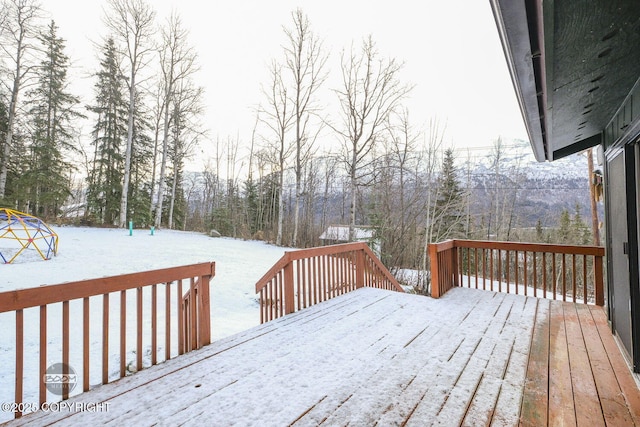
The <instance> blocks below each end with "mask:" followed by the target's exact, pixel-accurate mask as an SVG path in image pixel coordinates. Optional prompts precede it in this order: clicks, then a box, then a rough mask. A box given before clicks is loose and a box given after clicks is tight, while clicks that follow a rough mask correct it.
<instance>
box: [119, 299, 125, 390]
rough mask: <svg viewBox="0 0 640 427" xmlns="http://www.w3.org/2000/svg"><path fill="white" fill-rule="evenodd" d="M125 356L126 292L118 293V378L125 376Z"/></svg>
mask: <svg viewBox="0 0 640 427" xmlns="http://www.w3.org/2000/svg"><path fill="white" fill-rule="evenodd" d="M126 356H127V291H126V290H122V291H120V378H122V377H124V376H125V375H126V363H127V361H126Z"/></svg>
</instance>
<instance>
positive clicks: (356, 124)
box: [332, 36, 412, 240]
mask: <svg viewBox="0 0 640 427" xmlns="http://www.w3.org/2000/svg"><path fill="white" fill-rule="evenodd" d="M402 66H403V64H400V63H398V62H396V60H395V59H386V60H385V59H382V58H379V54H378V51H377V49H376V47H375V44H374V42H373V40H372V38H371V36H369V37H368V38H367V39H365V40H364V42H363V45H362V48H361V50H360V52H359V53H356V52H354V49H353V47H352V49H351V53H350V55H348V56H347V55H345V54H344V53H343V54H342V59H341V70H342V85H343V86H342V88H340V89H336V91H335V92H336V94H337V95H338V99H339V101H340V114H341V116H342V123H341V125H340V126H335V127H334V126H332V127H333V128H334V130H335V131H336V132H337V133H338V134H339V135H340V137H341V138H342V140H343V145H344V162H345V164H346V167H347V173H348V175H349V181H350V186H351V188H350V193H351V196H350V207H349V216H350V221H349V240H353V238H354V230H355V225H356V204H357V200H356V195H357V189H358V186H359V185H360V182H361V179H362V177H363V176H362V174H361V171H362V169H363V168H364V167H365V166H366V165H367V164H368V163H370V159H369V158H368V155H369V153H370V152H371V150H372V149H373V147H374V146H375V144H376V141H377V140H378V138H379V137H380V132H381V131H382V130H384V123H385V122H386V121H387V119H388V117H389V115H390V114H391V113H392V112H393V111H395V110H396V108H397V107H398V106H399V104H400V101H401V100H402V99H403V98H404V97H405V96H406V95H407V94H408V93H409V92H410V91H411V89H412V87H411V86H409V85H406V84H403V83H402V82H401V81H400V79H399V73H400V70H401V69H402Z"/></svg>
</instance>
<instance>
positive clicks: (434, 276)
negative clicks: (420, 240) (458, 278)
mask: <svg viewBox="0 0 640 427" xmlns="http://www.w3.org/2000/svg"><path fill="white" fill-rule="evenodd" d="M429 260H430V263H431V266H430V267H431V296H432V297H433V298H440V271H439V269H438V247H437V246H436V245H434V244H430V245H429Z"/></svg>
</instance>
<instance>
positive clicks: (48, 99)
mask: <svg viewBox="0 0 640 427" xmlns="http://www.w3.org/2000/svg"><path fill="white" fill-rule="evenodd" d="M57 29H58V27H57V26H56V25H55V22H53V21H52V22H51V23H50V25H49V27H48V29H47V32H46V33H43V34H41V35H40V36H39V40H40V41H41V42H42V44H43V46H44V48H45V58H44V60H43V61H42V62H41V64H40V67H38V69H37V70H36V75H37V79H38V83H37V85H36V87H35V88H34V89H33V90H31V91H29V92H28V93H27V95H28V99H29V101H28V105H29V106H30V109H29V115H30V122H31V124H32V133H31V141H30V145H29V162H28V167H27V170H26V171H25V173H24V174H23V175H22V177H21V179H20V186H21V187H22V188H25V189H26V190H27V191H26V193H27V194H26V197H27V200H26V205H27V206H28V207H29V208H30V209H28V210H29V211H30V212H32V213H34V214H36V215H40V216H44V217H50V216H55V215H56V214H57V213H58V210H59V209H60V207H61V205H62V204H63V203H64V201H65V200H66V198H67V197H68V196H69V195H70V184H69V177H68V176H67V174H68V172H69V171H70V170H72V169H73V165H72V164H71V163H70V160H69V157H68V156H65V153H68V152H72V151H75V150H77V148H76V147H75V146H74V145H73V134H74V132H73V128H72V127H71V123H72V120H73V119H75V118H77V117H80V114H79V113H78V112H77V111H76V110H75V109H74V108H76V107H77V105H78V104H79V102H80V101H79V99H78V98H77V97H75V96H73V95H71V94H69V93H68V92H67V91H66V87H67V83H68V82H67V69H68V67H69V58H68V57H67V56H66V55H65V54H64V53H63V51H64V47H65V45H64V40H63V39H61V38H59V37H58V36H57Z"/></svg>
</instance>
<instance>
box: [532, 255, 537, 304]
mask: <svg viewBox="0 0 640 427" xmlns="http://www.w3.org/2000/svg"><path fill="white" fill-rule="evenodd" d="M533 296H534V297H537V296H538V253H537V252H534V253H533Z"/></svg>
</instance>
